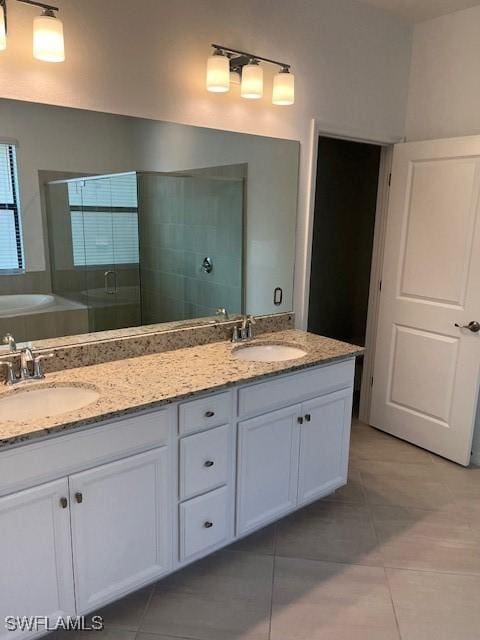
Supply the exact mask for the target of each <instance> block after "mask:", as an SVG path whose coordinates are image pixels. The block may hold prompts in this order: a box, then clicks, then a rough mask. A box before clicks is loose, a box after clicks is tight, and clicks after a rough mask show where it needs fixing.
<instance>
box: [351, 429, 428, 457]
mask: <svg viewBox="0 0 480 640" xmlns="http://www.w3.org/2000/svg"><path fill="white" fill-rule="evenodd" d="M351 457H352V459H354V460H355V459H360V460H379V461H384V462H407V463H422V462H423V463H430V462H431V457H430V454H429V453H428V452H427V451H424V450H423V449H420V448H418V447H412V445H410V444H409V443H408V442H404V441H403V440H399V439H398V438H394V437H393V436H390V435H388V434H386V433H383V432H382V431H379V430H378V429H374V428H373V427H369V426H366V425H360V426H357V427H355V428H354V429H352V435H351Z"/></svg>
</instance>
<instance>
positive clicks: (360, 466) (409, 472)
mask: <svg viewBox="0 0 480 640" xmlns="http://www.w3.org/2000/svg"><path fill="white" fill-rule="evenodd" d="M354 464H355V469H357V470H358V472H359V473H361V475H362V476H364V475H373V476H390V477H392V476H393V477H395V478H398V479H400V480H435V481H441V479H440V478H438V477H436V476H435V475H434V466H433V462H430V461H427V462H422V463H418V462H416V463H412V462H392V461H390V462H385V461H383V460H356V461H355V462H354Z"/></svg>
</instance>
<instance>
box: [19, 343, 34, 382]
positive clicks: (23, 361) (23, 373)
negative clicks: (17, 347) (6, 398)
mask: <svg viewBox="0 0 480 640" xmlns="http://www.w3.org/2000/svg"><path fill="white" fill-rule="evenodd" d="M30 362H33V352H32V350H31V349H30V347H25V349H22V350H21V351H20V380H21V381H22V382H25V381H26V380H28V379H29V378H32V377H33V373H30V368H29V363H30Z"/></svg>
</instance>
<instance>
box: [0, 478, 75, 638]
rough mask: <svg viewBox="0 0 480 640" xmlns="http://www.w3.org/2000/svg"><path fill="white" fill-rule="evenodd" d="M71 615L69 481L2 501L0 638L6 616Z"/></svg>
mask: <svg viewBox="0 0 480 640" xmlns="http://www.w3.org/2000/svg"><path fill="white" fill-rule="evenodd" d="M74 613H75V598H74V590H73V575H72V549H71V538H70V514H69V510H68V481H67V480H66V479H62V480H56V481H54V482H49V483H48V484H44V485H41V486H40V487H34V488H33V489H27V490H26V491H21V492H19V493H14V494H11V495H9V496H6V497H4V498H1V499H0V638H1V640H6V639H7V638H9V639H10V640H13V639H14V638H17V637H20V632H18V633H17V632H15V631H8V630H7V629H6V628H5V624H6V618H7V616H15V617H16V616H35V615H37V616H40V615H42V616H50V617H51V618H52V619H53V618H57V617H58V616H68V615H73V614H74Z"/></svg>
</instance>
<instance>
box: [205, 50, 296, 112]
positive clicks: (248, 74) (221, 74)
mask: <svg viewBox="0 0 480 640" xmlns="http://www.w3.org/2000/svg"><path fill="white" fill-rule="evenodd" d="M212 47H213V54H212V55H211V56H210V57H209V58H208V60H207V82H206V86H207V90H208V91H212V92H213V93H225V92H227V91H229V90H230V85H231V84H238V83H239V80H240V77H241V88H240V95H241V96H242V98H248V99H250V100H258V99H259V98H261V97H262V96H263V68H262V67H261V66H260V62H266V63H268V64H273V65H275V66H277V67H280V68H281V70H280V72H279V73H277V74H276V75H275V77H274V80H273V93H272V103H273V104H275V105H292V104H294V102H295V76H294V75H293V73H291V70H290V69H291V67H290V65H289V64H285V63H284V62H278V60H271V59H270V58H263V57H262V56H257V55H255V54H253V53H247V52H246V51H240V50H239V49H231V48H230V47H224V46H222V45H219V44H212Z"/></svg>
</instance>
